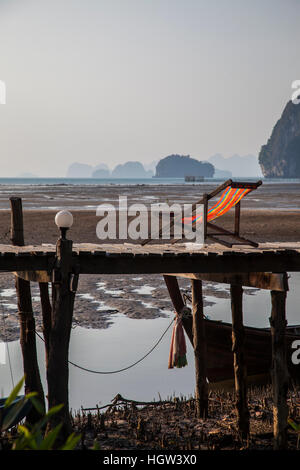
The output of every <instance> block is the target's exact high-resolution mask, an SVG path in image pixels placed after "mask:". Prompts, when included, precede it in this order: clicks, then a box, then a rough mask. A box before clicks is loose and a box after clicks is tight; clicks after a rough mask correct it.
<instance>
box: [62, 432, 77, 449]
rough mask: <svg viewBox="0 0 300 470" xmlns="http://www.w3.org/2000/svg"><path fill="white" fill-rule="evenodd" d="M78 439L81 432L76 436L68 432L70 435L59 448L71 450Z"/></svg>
mask: <svg viewBox="0 0 300 470" xmlns="http://www.w3.org/2000/svg"><path fill="white" fill-rule="evenodd" d="M80 439H81V434H79V435H78V436H76V434H75V433H74V432H73V433H72V434H70V436H69V437H68V439H67V440H66V442H65V444H64V445H63V446H62V447H61V448H60V450H73V449H74V448H75V447H76V446H77V444H78V442H79V441H80Z"/></svg>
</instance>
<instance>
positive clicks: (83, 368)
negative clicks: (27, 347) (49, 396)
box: [35, 319, 174, 375]
mask: <svg viewBox="0 0 300 470" xmlns="http://www.w3.org/2000/svg"><path fill="white" fill-rule="evenodd" d="M173 321H174V319H172V321H171V323H170V324H169V325H168V327H167V328H166V329H165V331H164V332H163V334H162V335H161V336H160V338H159V339H158V341H157V342H156V343H155V344H154V346H152V348H151V349H150V351H148V352H147V353H146V354H145V355H144V356H143V357H141V358H140V359H139V360H138V361H136V362H134V363H133V364H131V365H130V366H127V367H123V369H118V370H111V371H99V370H92V369H87V368H86V367H83V366H80V365H78V364H75V363H74V362H72V361H68V363H69V364H71V365H72V366H74V367H77V368H78V369H81V370H84V371H85V372H90V373H91V374H102V375H106V374H118V373H119V372H124V371H125V370H128V369H131V368H132V367H134V366H136V365H137V364H139V363H140V362H142V361H143V360H144V359H146V357H147V356H149V355H150V354H151V353H152V351H154V349H155V348H156V347H157V346H158V345H159V343H160V342H161V340H162V339H163V337H164V336H165V334H166V333H167V331H168V330H169V328H170V327H171V325H172V323H173ZM35 333H36V335H37V336H38V337H39V338H40V339H41V340H42V341H43V342H45V340H44V338H42V336H41V335H40V334H39V333H38V332H37V331H36V332H35Z"/></svg>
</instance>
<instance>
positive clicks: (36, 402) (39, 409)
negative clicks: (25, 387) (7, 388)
mask: <svg viewBox="0 0 300 470" xmlns="http://www.w3.org/2000/svg"><path fill="white" fill-rule="evenodd" d="M27 397H28V395H27ZM30 400H31V403H32V404H33V406H34V407H35V409H36V411H37V412H38V413H40V415H43V414H44V413H45V409H44V406H43V405H42V403H41V401H40V400H39V399H36V398H35V396H31V397H30Z"/></svg>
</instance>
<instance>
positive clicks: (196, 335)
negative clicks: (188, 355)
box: [192, 279, 208, 418]
mask: <svg viewBox="0 0 300 470" xmlns="http://www.w3.org/2000/svg"><path fill="white" fill-rule="evenodd" d="M192 303H193V346H194V354H195V373H196V390H195V392H196V393H195V397H196V411H197V417H198V418H207V416H208V386H207V380H206V337H205V322H204V315H203V297H202V281H199V280H196V279H192Z"/></svg>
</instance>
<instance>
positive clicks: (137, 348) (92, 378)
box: [0, 273, 300, 409]
mask: <svg viewBox="0 0 300 470" xmlns="http://www.w3.org/2000/svg"><path fill="white" fill-rule="evenodd" d="M299 280H300V273H292V274H291V279H290V280H289V285H290V291H289V293H288V297H287V318H288V324H289V325H292V324H299V323H300V313H299V289H298V292H297V287H298V284H299ZM220 287H221V288H225V286H220ZM206 299H207V300H211V301H214V302H216V303H215V304H214V305H212V306H208V307H206V308H205V313H206V314H207V315H208V316H209V317H210V318H211V319H215V320H223V321H228V322H231V312H230V299H222V298H215V297H212V296H211V297H207V298H206ZM270 312H271V301H270V293H269V292H267V291H257V290H253V295H245V296H244V321H245V325H249V326H258V327H266V326H269V320H268V319H269V317H270ZM171 316H172V314H170V315H169V316H167V317H166V318H156V319H148V320H145V319H143V320H137V319H131V318H127V317H126V316H124V315H120V314H117V315H113V320H114V323H113V324H112V326H110V327H109V328H107V329H102V330H95V329H94V330H93V329H85V328H81V327H77V328H75V329H74V330H72V335H71V343H70V360H72V361H73V362H75V363H78V364H80V365H82V366H84V367H88V368H90V369H95V370H100V371H107V370H114V369H120V368H122V367H126V366H128V365H129V364H131V363H133V362H135V361H136V360H137V359H139V358H140V357H142V356H143V355H144V354H145V353H146V352H147V351H148V350H149V349H150V348H151V347H152V346H153V345H154V343H155V342H156V341H157V339H158V338H159V337H160V335H161V334H162V332H163V331H164V330H165V329H166V327H167V326H168V324H169V323H170V320H171ZM170 337H171V329H170V330H169V331H168V333H167V335H166V336H165V337H164V338H163V340H162V342H161V343H160V344H159V345H158V347H157V348H156V349H155V350H154V351H153V352H152V354H151V355H150V356H149V357H147V358H146V359H145V360H144V361H143V362H141V363H140V364H138V365H137V366H135V367H134V368H132V369H130V370H128V371H125V372H121V373H119V374H114V375H96V374H90V373H87V372H83V371H81V370H79V369H77V368H75V367H73V366H72V365H70V406H71V407H72V408H73V409H78V408H79V407H80V406H81V405H83V406H86V407H88V406H94V405H95V404H96V403H98V404H100V403H101V404H106V403H108V402H109V401H110V400H111V399H112V398H113V397H114V396H115V395H116V394H117V393H121V394H122V395H124V396H125V397H129V398H132V399H136V400H152V399H154V398H155V399H159V397H160V396H161V397H163V398H165V397H167V396H170V395H172V394H176V395H180V394H183V395H186V396H188V395H190V394H192V393H193V390H194V384H195V382H194V367H193V366H194V361H193V351H192V348H191V345H190V343H189V341H187V347H188V353H187V359H188V367H185V368H183V369H172V370H168V368H167V364H168V354H169V345H170ZM2 344H3V343H2ZM0 346H1V348H2V349H3V346H2V345H0ZM1 348H0V352H1V351H2V349H1ZM37 348H38V358H39V365H40V370H41V375H42V381H43V384H44V387H45V385H46V380H45V379H46V377H45V366H44V345H43V343H42V341H41V340H40V339H39V338H37ZM9 351H10V357H11V361H12V369H13V374H14V380H15V382H17V380H18V379H19V378H20V377H21V376H22V375H23V370H22V356H21V351H20V346H19V342H18V341H13V342H10V343H9ZM2 352H3V351H2ZM10 390H11V378H10V372H9V365H8V363H7V362H6V363H5V364H1V361H0V395H1V396H6V395H8V393H9V392H10Z"/></svg>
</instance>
